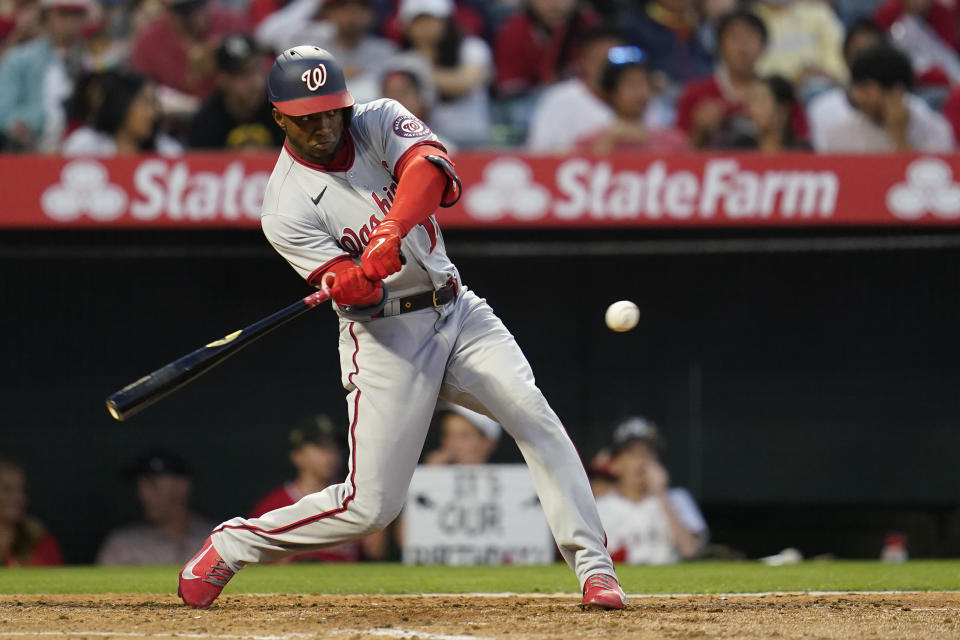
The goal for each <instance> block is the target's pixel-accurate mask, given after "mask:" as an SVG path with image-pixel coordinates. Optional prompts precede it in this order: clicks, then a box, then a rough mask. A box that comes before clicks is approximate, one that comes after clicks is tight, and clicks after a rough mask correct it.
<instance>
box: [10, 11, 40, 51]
mask: <svg viewBox="0 0 960 640" xmlns="http://www.w3.org/2000/svg"><path fill="white" fill-rule="evenodd" d="M41 29H42V23H41V20H40V3H39V2H38V1H37V0H0V56H3V53H4V52H5V51H6V50H7V49H9V48H11V47H14V46H16V45H18V44H20V43H21V42H24V41H26V40H29V39H31V38H35V37H36V36H38V35H40V32H41Z"/></svg>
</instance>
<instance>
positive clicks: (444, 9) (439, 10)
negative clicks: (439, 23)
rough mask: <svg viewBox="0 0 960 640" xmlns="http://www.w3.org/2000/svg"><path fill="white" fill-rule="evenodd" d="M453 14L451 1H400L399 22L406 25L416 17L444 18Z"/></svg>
mask: <svg viewBox="0 0 960 640" xmlns="http://www.w3.org/2000/svg"><path fill="white" fill-rule="evenodd" d="M451 14H453V0H402V2H401V3H400V12H399V15H400V22H402V23H403V24H405V25H407V24H410V23H411V22H413V19H414V18H416V17H417V16H424V15H426V16H433V17H434V18H446V17H449V16H450V15H451Z"/></svg>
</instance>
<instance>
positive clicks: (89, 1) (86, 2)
mask: <svg viewBox="0 0 960 640" xmlns="http://www.w3.org/2000/svg"><path fill="white" fill-rule="evenodd" d="M40 8H42V9H63V10H66V11H90V9H92V8H93V0H40Z"/></svg>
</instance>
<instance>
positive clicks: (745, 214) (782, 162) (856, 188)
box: [0, 153, 960, 228]
mask: <svg viewBox="0 0 960 640" xmlns="http://www.w3.org/2000/svg"><path fill="white" fill-rule="evenodd" d="M275 160H276V155H275V154H274V153H265V154H243V155H236V154H220V153H212V154H211V153H198V154H188V155H185V156H180V157H172V158H168V157H161V156H139V157H128V158H110V159H93V158H73V159H69V158H61V157H55V156H13V155H8V156H0V203H2V206H0V227H2V228H57V227H64V228H66V227H114V228H119V227H125V228H137V227H143V228H158V227H168V228H191V227H192V228H204V227H256V226H257V225H258V223H259V216H260V203H261V198H262V196H263V191H264V187H265V186H266V183H267V180H268V179H269V177H270V172H271V171H272V169H273V165H274V162H275ZM455 160H456V164H457V170H458V172H459V174H460V177H461V179H462V180H463V185H464V193H463V197H462V198H461V201H460V202H459V203H458V204H457V205H456V206H455V207H453V208H451V209H445V210H443V211H441V212H440V214H439V216H440V221H441V224H442V225H443V226H444V227H446V228H480V227H504V228H507V227H710V226H712V227H730V226H753V227H791V226H838V225H839V226H843V225H900V226H911V225H941V226H945V225H958V224H960V182H958V181H957V180H958V179H960V156H912V155H884V156H818V155H813V154H784V155H773V156H771V155H760V154H723V155H713V154H688V155H671V156H637V155H615V156H604V157H590V156H569V157H536V156H524V155H516V154H502V153H497V154H493V153H463V154H460V155H458V156H457V157H456V158H455Z"/></svg>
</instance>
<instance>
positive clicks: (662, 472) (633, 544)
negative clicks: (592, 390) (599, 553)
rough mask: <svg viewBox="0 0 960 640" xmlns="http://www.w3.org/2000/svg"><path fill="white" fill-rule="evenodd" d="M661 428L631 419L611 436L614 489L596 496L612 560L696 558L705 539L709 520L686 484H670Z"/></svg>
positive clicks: (636, 561)
mask: <svg viewBox="0 0 960 640" xmlns="http://www.w3.org/2000/svg"><path fill="white" fill-rule="evenodd" d="M660 447H661V440H660V435H659V433H658V431H657V428H656V427H655V426H654V425H653V424H651V423H650V422H648V421H647V420H644V419H643V418H638V417H635V418H630V419H628V420H626V421H625V422H623V423H622V424H620V425H619V426H618V427H617V428H616V430H615V431H614V435H613V446H612V451H611V454H612V459H611V463H610V465H611V470H612V471H613V473H614V475H616V476H617V488H616V491H612V492H609V493H607V494H605V495H603V496H602V497H600V498H599V499H598V500H597V510H598V511H599V512H600V520H601V521H602V522H603V528H604V530H605V531H606V533H607V548H608V549H610V555H611V557H612V558H613V561H614V562H626V563H627V564H669V563H672V562H678V561H680V560H684V559H688V558H692V557H694V556H695V555H697V553H698V552H699V551H700V549H701V548H702V547H703V545H704V544H705V543H706V540H707V533H708V532H707V523H706V522H705V521H704V519H703V515H702V514H701V513H700V509H699V508H698V507H697V503H696V502H695V501H694V499H693V496H691V495H690V493H689V492H688V491H687V490H686V489H681V488H677V487H674V488H672V489H671V488H670V481H669V476H668V474H667V471H666V469H664V468H663V465H662V464H661V463H660V460H659V450H660Z"/></svg>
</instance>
